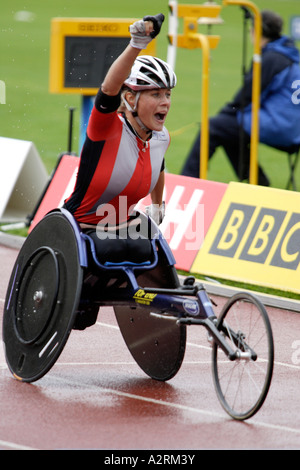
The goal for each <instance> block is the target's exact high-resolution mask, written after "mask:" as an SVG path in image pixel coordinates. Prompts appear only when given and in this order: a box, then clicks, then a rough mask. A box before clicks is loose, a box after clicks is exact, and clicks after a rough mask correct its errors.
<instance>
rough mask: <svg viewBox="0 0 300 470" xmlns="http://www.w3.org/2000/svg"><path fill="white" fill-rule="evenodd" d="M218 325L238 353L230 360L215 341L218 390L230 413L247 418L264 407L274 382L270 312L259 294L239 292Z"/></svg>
mask: <svg viewBox="0 0 300 470" xmlns="http://www.w3.org/2000/svg"><path fill="white" fill-rule="evenodd" d="M216 326H217V328H218V330H219V331H221V333H222V334H223V336H224V338H225V339H226V341H228V343H229V345H230V347H231V348H232V349H233V351H235V353H236V354H235V359H233V360H230V359H229V358H228V357H227V356H226V354H225V353H224V352H223V351H222V349H221V348H220V347H219V346H218V344H217V343H216V342H214V343H213V350H212V367H213V378H214V384H215V388H216V393H217V396H218V398H219V400H220V403H221V405H222V406H223V408H224V409H225V411H226V412H227V413H228V414H229V415H230V416H232V417H233V418H235V419H237V420H245V419H248V418H250V417H251V416H253V415H254V414H255V413H256V412H257V411H258V410H259V409H260V407H261V406H262V404H263V402H264V400H265V398H266V396H267V394H268V391H269V387H270V384H271V379H272V373H273V362H274V344H273V335H272V329H271V325H270V321H269V318H268V314H267V312H266V309H265V307H264V306H263V304H262V303H261V302H260V301H259V300H258V299H257V298H256V297H254V296H253V295H251V294H248V293H239V294H236V295H234V296H233V297H231V298H230V299H229V300H228V302H227V303H226V305H225V306H224V307H223V309H222V312H221V314H220V316H219V318H218V321H217V325H216Z"/></svg>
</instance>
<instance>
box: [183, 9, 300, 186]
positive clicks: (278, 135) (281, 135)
mask: <svg viewBox="0 0 300 470" xmlns="http://www.w3.org/2000/svg"><path fill="white" fill-rule="evenodd" d="M261 15H262V38H261V48H262V67H261V102H260V136H259V140H260V142H262V143H264V144H266V145H269V146H271V147H276V148H281V149H283V148H286V147H290V146H292V145H298V144H300V106H299V105H298V106H297V104H296V103H295V102H293V100H292V96H293V92H294V91H295V90H294V88H295V83H296V80H300V68H299V51H298V50H297V48H296V47H295V45H294V42H293V40H292V39H290V38H288V37H287V36H284V35H282V34H281V32H282V27H283V20H282V18H281V17H280V16H279V15H278V14H276V13H274V12H272V11H269V10H265V11H262V13H261ZM253 32H254V31H253V28H252V34H253ZM298 83H299V82H298ZM251 99H252V67H251V68H250V70H249V71H248V72H247V74H246V75H245V80H244V84H243V86H242V88H241V89H240V90H239V91H238V92H237V93H236V95H235V96H234V98H233V100H232V101H231V102H229V103H227V104H226V105H225V106H224V107H223V108H222V109H221V111H220V112H219V113H218V114H217V115H216V116H215V117H212V118H210V120H209V158H210V157H212V156H213V154H214V152H215V150H216V149H217V147H220V146H221V147H223V148H224V150H225V152H226V154H227V156H228V158H229V160H230V162H231V164H232V166H233V169H234V171H235V172H236V174H237V176H238V178H239V179H240V180H244V179H248V177H249V162H250V135H251V107H252V106H251ZM200 138H201V136H200V132H199V134H198V136H197V138H196V140H195V142H194V145H193V147H192V149H191V151H190V153H189V155H188V157H187V160H186V162H185V164H184V167H183V169H182V175H185V176H192V177H195V178H197V177H199V171H200V169H199V168H200V162H199V159H200ZM241 142H242V146H241ZM240 155H243V162H242V163H243V164H242V167H243V168H242V171H241V168H240V164H239V160H240ZM258 184H260V185H264V186H269V184H270V182H269V179H268V177H267V176H266V174H265V173H264V172H263V170H262V168H261V167H260V166H259V172H258Z"/></svg>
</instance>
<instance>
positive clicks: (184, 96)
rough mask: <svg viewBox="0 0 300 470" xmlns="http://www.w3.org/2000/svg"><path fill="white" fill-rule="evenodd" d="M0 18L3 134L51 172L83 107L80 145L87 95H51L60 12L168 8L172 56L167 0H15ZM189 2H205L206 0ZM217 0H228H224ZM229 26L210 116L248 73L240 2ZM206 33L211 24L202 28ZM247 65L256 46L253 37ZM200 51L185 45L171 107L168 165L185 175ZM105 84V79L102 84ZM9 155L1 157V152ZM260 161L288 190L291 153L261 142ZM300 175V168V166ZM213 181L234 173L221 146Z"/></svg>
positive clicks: (264, 3)
mask: <svg viewBox="0 0 300 470" xmlns="http://www.w3.org/2000/svg"><path fill="white" fill-rule="evenodd" d="M3 3H4V4H3V5H2V6H1V16H0V57H1V67H0V80H2V81H4V82H5V85H6V104H5V105H0V135H1V136H4V137H11V138H17V139H24V140H29V141H33V142H34V143H35V145H36V147H37V149H38V152H39V154H40V156H41V158H42V160H43V161H44V163H45V165H46V168H47V170H48V171H49V173H50V172H51V170H52V169H53V168H54V166H55V164H56V161H57V157H58V155H59V154H60V153H61V152H63V151H65V150H67V143H68V119H69V113H68V109H69V107H76V108H77V111H76V112H75V120H74V138H73V150H74V151H78V146H79V122H80V109H81V98H80V97H79V96H78V95H55V94H50V93H49V50H50V22H51V19H52V18H54V17H109V18H140V17H143V16H144V15H145V14H156V13H158V12H162V13H164V14H165V16H166V22H165V25H164V27H163V31H162V33H161V34H160V36H159V37H158V41H157V42H158V46H157V47H158V51H157V55H158V56H160V57H161V58H162V59H166V58H167V46H168V40H167V32H168V26H167V23H168V21H167V19H168V1H167V0H163V1H161V0H152V2H151V4H150V7H149V6H147V5H149V4H148V3H147V2H141V1H140V0H126V1H124V0H111V1H110V2H107V1H104V0H85V1H84V2H82V1H79V0H73V1H70V0H65V1H63V2H62V1H61V0H44V1H42V2H41V1H40V0H13V2H3ZM182 3H190V4H201V3H202V2H201V1H199V2H197V1H193V0H190V1H187V2H182ZM216 3H218V4H221V1H217V2H216ZM254 3H256V5H257V6H258V7H259V8H260V9H261V10H262V9H266V8H268V9H272V10H275V11H277V12H278V13H279V14H281V15H282V17H283V18H284V20H285V30H284V32H285V33H287V34H288V33H289V20H290V17H291V16H292V15H296V14H297V12H298V14H299V0H272V1H271V0H257V1H256V2H254ZM24 10H25V11H27V12H32V13H33V16H32V21H27V22H25V21H17V20H16V13H17V12H18V11H24ZM221 16H222V18H223V20H224V24H223V25H219V26H215V27H214V28H213V31H212V33H213V34H219V35H220V36H221V40H220V43H219V45H218V47H217V48H216V49H215V50H213V51H212V52H211V67H210V96H209V114H210V115H214V114H215V113H216V112H217V111H218V109H219V108H220V107H221V106H222V105H223V104H224V103H225V102H226V101H227V100H229V99H231V97H232V95H233V94H234V93H235V91H236V90H237V88H238V87H239V86H240V84H241V80H242V73H241V65H242V37H243V35H242V33H243V27H242V24H243V23H242V11H241V9H240V7H238V6H227V7H224V8H222V11H221ZM199 31H200V32H202V33H206V32H207V30H206V28H205V27H202V28H201V29H199ZM247 56H248V57H247V63H248V64H249V63H250V60H251V56H252V46H251V44H250V42H249V43H248V53H247ZM201 58H202V56H201V50H184V49H179V50H178V52H177V61H176V74H177V77H178V85H177V87H176V88H175V89H174V91H173V94H172V108H171V111H170V114H169V117H168V122H167V127H168V129H169V131H170V133H171V136H172V144H171V147H170V149H169V151H168V154H167V157H166V164H167V169H168V171H169V172H172V173H180V170H181V167H182V165H183V163H184V161H185V158H186V156H187V154H188V152H189V149H190V147H191V145H192V142H193V140H194V138H195V136H196V134H197V125H199V124H197V123H200V113H201V99H200V96H201V74H202V70H201ZM99 85H100V84H99ZM1 157H2V158H3V156H0V158H1ZM259 161H260V163H261V164H262V166H263V167H264V168H265V170H266V172H267V174H268V175H269V176H270V179H271V183H272V186H273V187H277V188H285V185H286V181H287V179H288V164H287V159H286V156H285V155H284V154H283V153H280V152H277V151H275V150H273V149H270V148H268V147H266V146H263V145H259ZM297 178H298V181H300V166H299V168H298V170H297ZM208 179H210V180H214V181H221V182H225V183H228V182H229V181H235V180H236V178H235V175H234V173H233V171H232V169H231V167H230V165H229V163H228V160H227V159H226V157H225V155H224V153H223V151H222V150H218V151H217V152H216V154H215V156H214V158H213V159H212V160H211V162H210V165H209V172H208Z"/></svg>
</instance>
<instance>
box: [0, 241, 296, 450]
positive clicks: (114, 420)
mask: <svg viewBox="0 0 300 470" xmlns="http://www.w3.org/2000/svg"><path fill="white" fill-rule="evenodd" d="M16 256H17V251H16V250H14V249H11V248H6V247H3V246H0V257H1V279H0V315H1V327H2V314H3V307H4V299H5V294H6V286H7V283H8V279H9V276H10V272H11V270H12V267H13V264H14V261H15V258H16ZM214 300H216V301H217V303H218V309H220V308H221V305H222V302H223V301H224V300H223V299H222V298H221V297H214ZM268 313H269V316H270V320H271V323H272V328H273V334H274V340H275V368H274V375H273V381H272V384H271V388H270V392H269V395H268V397H267V399H266V402H265V403H264V405H263V407H262V409H261V410H260V411H259V412H258V413H257V414H256V415H255V416H254V417H253V418H251V419H250V420H248V421H246V422H237V421H234V420H232V419H231V418H230V417H229V416H227V414H226V413H225V412H224V411H223V409H222V408H221V406H220V404H219V402H218V399H217V396H216V394H215V391H214V386H213V380H212V374H211V359H210V357H211V351H210V348H209V345H208V343H207V340H206V332H205V330H204V328H199V327H188V328H187V332H188V339H187V350H186V355H185V360H184V363H183V365H182V367H181V369H180V370H179V372H178V374H177V375H176V376H175V377H174V378H173V379H172V380H170V381H169V382H166V383H162V382H156V381H154V380H152V379H150V378H148V377H147V376H145V374H144V373H143V372H142V371H141V370H140V369H139V367H138V366H137V364H136V363H135V362H134V361H133V360H132V358H131V355H130V353H129V352H128V350H127V348H126V346H125V344H124V342H123V339H122V337H121V333H120V331H119V329H118V327H117V325H116V321H115V318H114V314H113V312H112V309H110V308H105V309H102V310H101V311H100V313H99V316H98V322H97V324H96V325H94V326H93V327H91V328H89V329H87V330H85V331H73V332H72V333H71V336H70V338H69V340H68V342H67V344H66V346H65V349H64V351H63V353H62V355H61V356H60V358H59V360H58V362H57V363H56V364H55V365H54V367H53V368H52V369H51V370H50V371H49V372H48V374H47V375H46V376H45V377H43V378H42V379H41V380H39V381H38V382H35V383H33V384H27V383H21V382H18V381H17V380H15V379H14V378H13V377H12V376H11V374H10V372H9V370H8V369H7V366H6V363H5V358H4V353H3V344H2V342H1V347H0V416H1V421H0V449H7V450H8V449H19V450H22V449H24V450H25V449H35V450H55V449H103V450H104V451H105V452H104V456H103V459H104V458H106V455H107V456H108V457H110V456H111V454H112V452H108V451H109V450H119V451H120V450H124V451H125V450H141V449H147V450H150V451H151V450H161V451H163V450H177V451H178V450H181V451H184V450H189V454H190V455H192V454H193V452H192V451H193V450H202V449H299V448H300V394H299V384H300V380H299V378H300V315H299V313H293V312H289V311H286V310H284V311H281V310H279V309H275V308H268ZM1 334H2V332H1ZM1 337H2V336H1ZM106 451H107V452H106ZM183 453H184V452H181V454H183ZM194 453H195V452H194Z"/></svg>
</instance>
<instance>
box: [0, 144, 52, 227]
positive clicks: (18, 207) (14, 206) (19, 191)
mask: <svg viewBox="0 0 300 470" xmlns="http://www.w3.org/2000/svg"><path fill="white" fill-rule="evenodd" d="M48 178H49V176H48V174H47V171H46V168H45V166H44V164H43V162H42V160H41V158H40V156H39V154H38V152H37V150H36V147H35V146H34V144H33V143H32V142H28V141H25V140H17V139H10V138H7V137H0V220H1V221H4V222H11V221H19V220H26V218H27V216H28V215H30V214H31V213H32V211H33V210H34V208H35V206H36V204H37V202H38V200H39V198H40V196H41V194H42V192H43V189H44V188H45V185H46V183H47V181H48Z"/></svg>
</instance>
